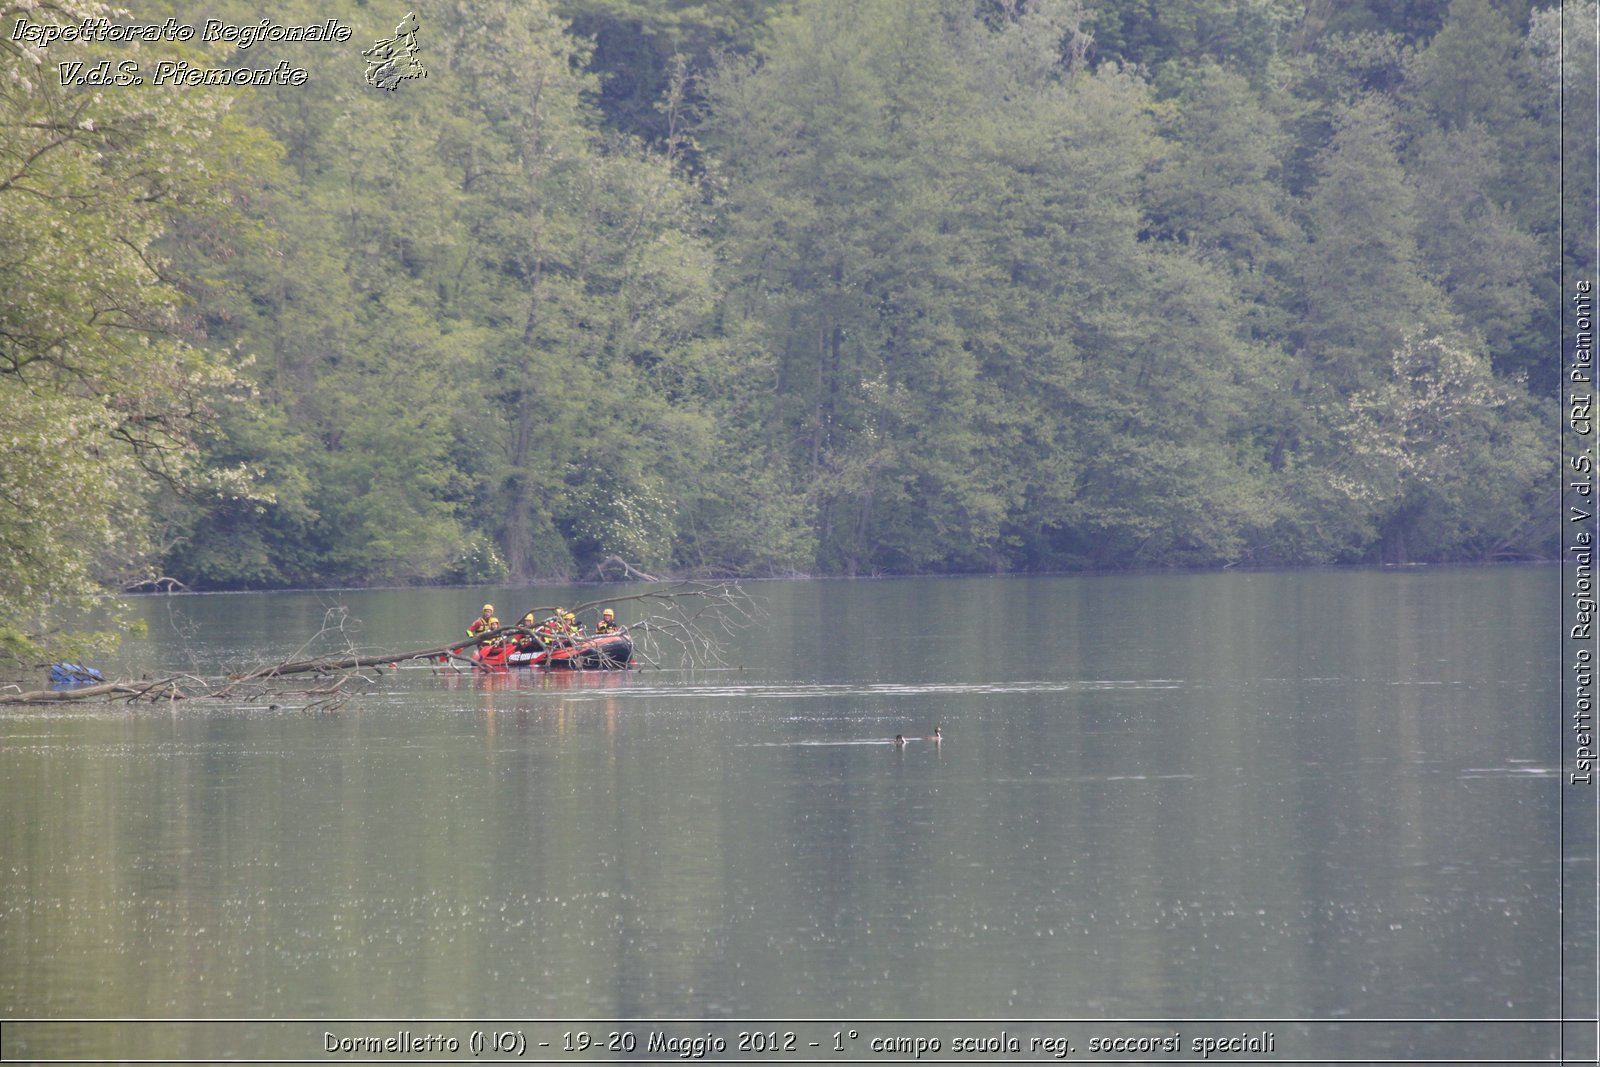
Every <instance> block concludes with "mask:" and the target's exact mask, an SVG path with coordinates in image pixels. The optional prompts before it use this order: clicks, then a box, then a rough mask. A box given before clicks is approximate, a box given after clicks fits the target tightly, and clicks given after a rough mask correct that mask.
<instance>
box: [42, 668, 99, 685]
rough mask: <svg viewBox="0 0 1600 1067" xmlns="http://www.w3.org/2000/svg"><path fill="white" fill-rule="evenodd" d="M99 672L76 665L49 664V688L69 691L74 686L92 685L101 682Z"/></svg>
mask: <svg viewBox="0 0 1600 1067" xmlns="http://www.w3.org/2000/svg"><path fill="white" fill-rule="evenodd" d="M103 680H104V679H102V678H101V677H100V672H99V671H97V670H95V669H94V668H93V667H85V666H83V665H81V664H78V663H52V664H50V688H52V689H70V688H71V687H72V686H75V685H93V684H94V683H95V682H99V681H103Z"/></svg>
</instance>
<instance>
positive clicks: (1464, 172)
mask: <svg viewBox="0 0 1600 1067" xmlns="http://www.w3.org/2000/svg"><path fill="white" fill-rule="evenodd" d="M79 3H80V0H72V3H71V4H67V5H65V6H57V7H54V8H37V7H32V6H29V7H28V8H27V11H26V13H25V15H26V17H28V18H32V19H34V20H35V21H40V20H43V19H56V20H57V21H66V22H70V21H72V20H74V19H78V18H81V17H82V16H83V14H84V13H85V12H88V11H89V10H91V9H90V8H88V7H82V6H77V5H79ZM1593 13H1594V8H1593V4H1592V3H1591V2H1588V0H1570V2H1569V3H1567V4H1566V5H1565V6H1564V7H1563V8H1562V9H1560V10H1555V9H1552V10H1549V11H1532V12H1530V9H1529V6H1528V5H1527V4H1526V3H1525V2H1523V0H1449V2H1447V0H1439V2H1437V3H1435V2H1432V0H1429V2H1427V3H1415V4H1406V5H1385V4H1377V3H1349V4H1343V3H1329V2H1326V0H1314V2H1310V3H1305V4H1298V3H1287V2H1285V0H1184V2H1181V3H1171V4H1167V3H1163V4H1150V3H1146V2H1145V0H970V2H969V0H939V2H938V3H933V4H929V3H925V2H920V0H885V2H882V3H873V4H852V3H846V2H843V0H838V2H835V0H817V2H814V3H812V2H808V3H805V4H799V5H792V4H788V3H780V2H776V0H713V2H708V3H698V4H686V3H677V2H676V0H604V2H603V3H585V4H576V3H574V4H570V5H566V6H561V5H560V4H559V2H558V0H536V2H525V0H493V2H490V3H486V4H475V5H465V4H458V5H449V6H446V7H444V8H441V9H437V10H432V11H426V12H418V17H419V20H420V21H419V24H418V34H419V37H418V40H419V42H420V44H421V47H422V51H421V53H420V55H419V57H418V58H419V59H420V61H421V62H422V64H423V65H424V66H425V67H426V68H427V72H428V73H427V77H426V78H423V79H417V80H414V81H407V82H404V83H402V84H401V85H400V86H399V87H398V88H397V90H396V91H394V92H386V91H383V90H380V89H376V88H374V87H372V86H369V85H366V84H364V83H363V81H362V78H361V69H362V64H361V61H360V58H359V49H360V47H364V46H365V44H366V43H367V42H370V41H375V40H378V39H379V38H382V37H386V36H388V35H390V34H391V33H393V32H394V25H393V23H392V22H389V21H387V20H389V19H392V18H395V17H396V15H395V14H394V13H382V14H380V13H379V12H376V11H374V10H372V9H371V8H369V7H362V6H360V5H353V6H349V7H343V8H340V9H339V10H338V11H337V15H338V17H339V18H340V19H341V20H342V21H344V22H346V23H348V24H349V25H350V26H351V27H352V29H353V31H354V40H352V42H350V44H349V45H348V46H346V47H343V48H341V47H332V46H328V45H325V44H316V45H311V44H307V45H300V46H295V45H291V44H288V43H283V44H279V45H273V46H272V48H273V49H274V50H276V51H275V52H274V55H282V56H283V57H285V58H289V59H290V60H291V62H293V63H295V64H297V65H301V66H304V67H305V68H306V69H307V71H308V75H309V76H308V79H307V81H306V83H305V84H303V85H298V86H277V87H263V88H258V89H250V90H237V91H234V90H221V89H216V88H214V87H206V88H196V89H195V91H184V92H181V93H171V94H158V93H152V92H149V91H147V90H146V91H134V90H131V89H128V88H127V87H124V88H123V89H117V90H112V89H109V88H107V89H103V90H98V91H97V90H94V89H91V88H87V87H86V88H84V89H81V90H80V89H78V88H69V87H64V86H63V85H61V84H60V81H59V79H58V78H57V79H53V80H52V78H51V77H49V76H50V75H51V74H53V73H54V70H55V66H54V65H55V64H56V63H57V62H58V61H59V60H62V59H71V58H74V57H78V56H81V57H82V58H83V59H85V60H92V59H98V58H101V57H109V58H113V59H124V58H130V57H131V56H132V55H134V53H135V51H136V50H135V49H133V48H132V46H125V45H114V46H105V47H99V48H85V47H83V46H81V45H79V44H75V43H67V42H58V43H56V44H53V45H51V46H50V48H49V50H48V54H47V55H45V54H41V53H40V50H38V49H36V48H32V47H31V46H24V45H22V44H19V43H18V42H15V41H11V40H7V41H5V42H0V48H3V49H5V51H4V53H3V60H4V63H5V67H4V70H3V74H4V81H3V82H0V94H3V95H0V122H3V123H4V128H3V131H0V160H3V162H4V174H0V223H3V224H4V226H3V229H0V232H4V233H5V235H6V236H5V242H4V248H5V255H3V256H0V293H3V294H4V295H3V297H0V357H3V361H0V404H3V405H4V408H3V411H4V414H5V419H4V421H3V423H0V425H3V426H4V431H3V432H4V433H5V434H6V435H8V436H7V443H8V448H7V449H6V450H5V453H4V455H3V457H0V493H4V494H5V496H4V499H5V500H6V504H5V507H4V509H3V510H0V524H4V529H3V530H0V552H4V553H7V554H8V555H6V556H4V557H3V558H0V582H3V583H5V584H4V591H3V601H4V605H5V610H6V612H7V614H6V617H5V619H4V620H0V625H3V626H5V627H7V629H6V634H7V635H8V637H7V640H8V641H10V642H12V643H13V644H16V643H17V642H19V641H21V640H24V639H25V638H27V637H28V635H38V634H42V633H45V632H47V631H48V629H49V628H50V627H51V626H53V625H55V620H56V619H57V618H58V617H59V612H60V609H61V608H62V607H63V606H64V605H67V604H69V603H76V604H80V605H81V604H83V603H88V602H90V601H91V600H92V598H93V596H94V595H95V594H96V593H97V592H98V591H100V590H103V589H105V588H107V587H108V583H109V586H110V587H115V586H117V585H119V584H122V583H125V582H128V581H134V580H138V579H140V578H147V577H150V576H151V575H153V574H159V573H163V572H164V573H165V574H167V575H169V576H171V577H173V578H176V579H179V580H181V581H183V582H185V583H188V584H190V585H193V586H206V587H236V586H281V585H292V584H310V583H325V582H338V583H364V582H416V581H461V580H499V579H502V578H515V579H519V580H525V579H530V578H535V577H540V576H567V577H573V576H593V575H595V574H597V573H600V571H601V570H602V569H603V568H605V567H606V566H607V565H608V561H609V560H610V559H611V558H612V557H618V558H621V559H623V560H625V561H626V562H627V563H628V564H630V565H632V566H635V567H639V568H642V569H645V570H647V571H652V572H656V571H680V572H682V571H697V572H714V573H731V574H751V573H757V574H792V573H802V572H804V573H815V572H822V573H854V574H860V573H875V572H930V571H947V570H973V569H986V570H1007V569H1026V568H1061V567H1075V566H1099V567H1118V566H1131V565H1179V564H1181V565H1191V564H1192V565H1221V564H1224V563H1232V562H1238V561H1260V562H1277V563H1303V562H1323V561H1330V560H1376V559H1393V560H1398V559H1409V558H1421V559H1462V558H1484V557H1496V556H1502V557H1503V556H1512V555H1518V554H1535V555H1536V554H1539V553H1540V552H1542V551H1545V548H1544V547H1543V546H1542V543H1541V542H1540V540H1539V538H1538V537H1537V536H1536V535H1535V532H1534V531H1536V530H1537V524H1536V523H1534V524H1530V523H1529V522H1528V516H1529V515H1530V514H1536V513H1537V505H1536V504H1535V503H1534V502H1533V501H1534V494H1535V490H1536V488H1537V487H1538V485H1539V482H1540V479H1541V478H1542V477H1544V476H1545V475H1546V474H1547V473H1549V457H1550V456H1551V455H1553V454H1554V449H1553V447H1551V445H1552V443H1553V441H1554V439H1555V427H1554V423H1553V421H1552V420H1548V419H1539V418H1535V417H1534V416H1533V415H1532V414H1530V408H1529V404H1528V401H1527V390H1526V387H1525V386H1524V384H1523V379H1524V376H1525V377H1526V378H1527V379H1528V380H1531V381H1534V382H1535V383H1536V385H1537V386H1538V388H1543V384H1542V383H1544V382H1546V381H1547V379H1548V378H1549V375H1550V374H1552V373H1553V371H1554V366H1555V364H1554V363H1553V361H1554V360H1555V359H1557V358H1558V357H1557V356H1556V355H1555V354H1554V347H1553V346H1552V345H1551V344H1550V343H1549V341H1550V338H1551V336H1553V324H1554V321H1555V320H1554V318H1553V316H1554V315H1555V314H1556V313H1557V312H1556V307H1557V305H1558V304H1559V292H1558V290H1559V277H1560V271H1561V270H1562V269H1563V263H1564V265H1565V269H1567V270H1588V269H1591V268H1592V266H1593V264H1592V262H1590V261H1589V257H1590V255H1591V250H1590V249H1589V248H1588V245H1587V244H1585V243H1584V241H1583V240H1582V239H1581V238H1580V237H1578V236H1576V235H1577V234H1578V233H1579V232H1581V231H1582V227H1577V226H1573V225H1571V224H1570V220H1571V219H1573V218H1579V217H1588V215H1589V214H1592V205H1593V199H1594V191H1593V186H1592V175H1587V176H1586V174H1585V172H1584V171H1583V170H1582V168H1569V173H1568V181H1567V184H1566V189H1567V200H1566V202H1565V204H1562V203H1561V202H1560V201H1559V200H1558V198H1557V196H1556V193H1555V188H1556V184H1555V182H1556V177H1557V176H1558V166H1559V161H1560V158H1561V154H1562V153H1563V152H1564V153H1565V154H1566V156H1567V158H1568V159H1577V158H1592V156H1593V124H1592V123H1586V122H1573V121H1570V116H1571V114H1573V113H1574V109H1576V110H1577V111H1580V112H1582V113H1584V114H1592V113H1593V99H1594V97H1593V94H1594V74H1593V47H1592V45H1593V23H1594V14H1593ZM6 14H7V17H8V18H15V17H23V16H24V12H23V10H22V9H21V8H18V9H17V11H15V12H12V11H10V10H9V9H7V11H6ZM169 14H170V15H172V16H173V17H174V18H175V19H177V20H178V21H180V22H189V21H192V20H193V19H194V18H195V15H194V13H193V12H192V11H189V10H187V9H185V10H179V7H178V5H176V4H175V3H171V2H169V0H150V3H149V6H148V8H147V9H146V10H143V11H141V12H139V13H138V14H137V15H133V16H128V18H131V19H133V20H137V21H152V20H157V19H159V18H160V17H163V16H165V15H169ZM329 14H330V13H329V12H328V11H327V10H325V9H324V7H323V6H321V5H314V4H311V3H310V0H289V2H287V3H285V4H283V5H280V6H279V8H278V9H276V10H275V11H274V15H273V17H274V19H276V20H278V21H281V22H285V23H290V22H316V21H320V20H322V19H324V18H327V17H329ZM211 15H214V16H215V17H218V18H222V19H224V20H225V21H233V22H237V23H240V24H244V23H252V22H255V21H257V20H259V18H260V17H261V15H260V12H259V11H257V10H256V9H254V8H251V7H249V6H248V5H246V4H244V2H243V0H213V3H211V4H210V5H209V6H208V11H207V16H208V17H209V16H211ZM564 18H565V19H571V20H572V21H570V22H568V21H564ZM1586 35H1587V36H1586ZM1586 42H1587V43H1586ZM141 54H144V53H141ZM260 54H261V53H260V52H245V51H243V50H240V49H237V48H232V47H229V48H219V49H217V50H216V51H215V52H201V51H198V50H197V51H194V52H190V53H186V56H187V58H188V59H190V60H191V61H192V62H195V63H197V64H200V65H228V64H233V65H250V64H252V63H253V62H255V60H256V57H257V56H259V55H260ZM1563 102H1564V103H1565V107H1566V114H1567V115H1568V117H1569V121H1566V122H1563V111H1562V108H1563ZM1586 182H1587V183H1588V184H1585V183H1586ZM1562 211H1564V212H1565V213H1566V215H1567V217H1568V219H1569V225H1568V226H1567V227H1566V229H1565V231H1562V229H1561V212H1562ZM1586 213H1587V214H1586ZM1563 233H1564V241H1565V243H1564V245H1563V246H1562V249H1563V252H1564V257H1563V256H1562V255H1557V254H1556V253H1555V251H1554V250H1555V248H1556V247H1557V245H1558V242H1560V241H1561V240H1563ZM1552 293H1554V294H1555V295H1554V296H1552ZM1420 338H1427V339H1430V340H1419V339H1420ZM1452 390H1455V391H1457V392H1456V394H1455V396H1454V399H1451V395H1452V394H1451V391H1452ZM229 396H231V397H232V398H233V399H235V400H236V401H237V402H234V403H222V402H221V399H222V398H224V397H229ZM1453 404H1459V405H1460V406H1452V405H1453ZM1436 417H1437V418H1448V419H1450V420H1454V423H1455V424H1456V425H1458V426H1459V427H1462V428H1464V429H1465V428H1470V431H1471V434H1472V435H1473V436H1472V440H1470V441H1469V440H1468V439H1467V438H1466V437H1462V436H1459V435H1458V436H1455V437H1451V436H1449V435H1444V436H1440V433H1442V430H1441V431H1440V432H1439V433H1436V432H1435V430H1433V429H1430V428H1429V424H1428V420H1429V419H1431V418H1436ZM1472 441H1482V442H1486V444H1485V445H1484V446H1483V447H1479V446H1478V445H1476V444H1473V443H1472ZM89 482H93V483H94V484H95V485H96V486H97V487H98V490H97V492H96V493H95V494H94V496H93V500H94V506H93V507H90V508H85V507H84V504H83V498H84V496H85V494H82V493H76V494H70V495H69V494H66V493H63V492H61V490H60V487H61V486H63V485H71V486H77V485H82V484H87V483H89ZM152 553H154V555H152ZM612 568H613V570H614V569H615V567H614V565H612Z"/></svg>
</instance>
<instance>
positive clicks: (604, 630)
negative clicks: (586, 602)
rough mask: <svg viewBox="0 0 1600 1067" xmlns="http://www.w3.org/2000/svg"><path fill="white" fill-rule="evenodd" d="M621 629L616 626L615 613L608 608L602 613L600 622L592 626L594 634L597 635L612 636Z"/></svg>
mask: <svg viewBox="0 0 1600 1067" xmlns="http://www.w3.org/2000/svg"><path fill="white" fill-rule="evenodd" d="M621 629H622V627H620V626H618V625H617V613H616V612H614V611H612V610H611V609H610V608H607V609H606V610H604V611H602V612H601V613H600V621H599V622H597V623H595V624H594V632H595V633H597V634H614V633H616V632H617V631H619V630H621Z"/></svg>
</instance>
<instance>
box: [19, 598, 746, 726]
mask: <svg viewBox="0 0 1600 1067" xmlns="http://www.w3.org/2000/svg"><path fill="white" fill-rule="evenodd" d="M624 603H638V604H641V605H649V606H650V607H654V608H661V609H664V610H661V611H658V612H655V613H652V614H648V615H645V616H643V617H642V618H640V619H639V620H638V621H636V622H633V623H630V624H628V626H627V630H628V632H629V634H630V635H634V636H635V638H636V640H635V649H636V654H638V655H640V656H641V657H642V658H643V659H644V660H645V662H646V663H647V664H648V665H650V666H655V667H659V666H660V662H659V658H658V657H660V656H661V654H662V647H663V646H664V645H671V646H676V648H677V649H678V652H679V663H680V665H681V666H684V667H694V666H705V665H710V664H713V663H720V662H721V661H722V655H721V649H722V645H721V640H722V638H724V637H729V636H731V635H732V634H733V633H735V632H737V631H738V630H739V629H741V628H743V627H744V626H747V625H750V624H751V623H753V622H755V621H756V620H757V619H758V618H759V615H760V612H759V610H758V608H757V606H756V604H755V602H754V601H753V600H752V599H751V598H750V597H749V595H748V594H746V593H745V592H744V591H743V590H742V589H741V588H740V587H739V586H738V585H737V584H736V583H730V582H677V583H673V584H672V585H669V586H664V587H663V588H661V589H651V590H648V591H646V592H643V593H630V594H626V595H623V596H612V597H603V598H600V599H598V600H590V601H585V602H583V603H580V604H577V605H575V606H573V607H572V608H570V609H568V610H570V611H572V612H573V613H577V612H581V611H587V610H589V609H591V608H594V607H597V606H599V605H601V604H607V605H615V604H624ZM558 610H561V609H559V608H556V607H546V606H538V607H533V608H530V609H528V610H527V611H525V612H523V613H521V614H520V615H518V618H526V617H527V616H528V615H530V614H531V615H534V616H535V617H540V616H547V615H549V614H553V613H555V612H557V611H558ZM350 626H351V619H350V617H349V612H348V610H347V609H345V608H343V607H334V608H330V609H328V612H327V615H326V616H325V618H324V622H323V627H322V629H321V630H320V631H318V632H317V634H316V635H314V636H313V637H312V638H311V639H310V640H308V641H306V642H304V643H303V644H302V645H301V646H300V648H299V649H298V650H297V651H296V652H295V654H294V655H293V656H291V657H290V658H288V659H285V660H283V661H281V662H278V663H273V664H267V665H263V666H259V667H254V668H250V669H241V670H237V671H229V672H227V673H225V674H224V675H222V676H221V677H218V678H202V677H199V676H197V675H173V676H170V677H167V678H162V679H159V680H155V681H152V680H150V679H138V680H127V679H121V680H115V681H108V682H101V683H97V684H92V685H79V686H74V687H71V688H63V689H44V690H36V691H33V692H18V693H4V694H0V705H5V704H52V703H62V702H73V701H85V700H105V701H115V700H121V701H123V702H125V703H128V704H138V703H161V702H169V703H170V702H173V701H178V700H187V699H193V698H209V699H213V700H253V701H260V700H288V699H295V698H303V697H315V698H316V699H315V700H313V701H312V702H311V703H309V704H307V705H306V706H304V707H302V708H300V709H299V710H302V711H309V710H333V709H335V708H337V707H338V706H339V705H341V704H343V703H344V702H345V701H346V700H348V699H349V698H350V697H352V696H354V695H356V694H357V693H359V692H360V687H361V686H362V685H370V684H371V683H372V682H373V681H374V680H375V678H377V677H381V676H382V675H383V673H384V672H385V671H387V670H393V669H395V668H398V666H399V665H400V664H402V663H414V662H417V661H424V662H427V663H429V664H431V665H433V666H434V667H436V668H437V669H449V670H457V671H459V670H462V669H469V670H483V671H487V670H490V669H491V668H489V667H486V666H484V665H483V664H481V663H479V662H478V661H477V660H475V659H473V658H472V657H471V656H470V655H468V654H467V650H470V649H472V648H475V647H477V646H478V645H480V644H482V643H484V642H487V641H493V640H495V639H497V638H501V637H509V636H516V635H527V634H532V633H533V632H534V631H533V630H532V629H530V628H529V627H526V626H522V625H513V626H501V627H498V628H497V629H494V630H490V631H486V632H485V633H482V634H478V635H476V636H474V637H472V638H469V639H467V640H465V641H457V642H454V643H452V644H448V645H436V646H433V647H430V648H419V649H412V650H410V651H405V652H365V653H363V652H361V651H360V650H359V649H357V648H356V646H355V645H354V643H353V642H352V641H350V640H349V639H348V637H349V633H350V630H349V627H350ZM335 634H337V635H343V636H345V638H346V644H345V647H344V648H343V649H342V650H340V651H339V652H337V653H333V654H329V655H323V656H307V655H305V654H304V653H305V651H306V649H308V648H311V647H312V646H314V645H315V644H317V643H318V642H319V641H321V640H324V639H326V638H328V637H329V636H330V635H335ZM642 644H647V645H648V646H649V649H650V650H649V651H648V652H647V651H644V650H642V649H640V647H639V646H640V645H642ZM367 670H370V671H372V677H369V676H367V675H365V674H362V673H361V672H362V671H367ZM304 674H312V675H315V676H317V677H318V678H333V679H335V681H333V682H332V683H331V684H329V685H326V686H318V687H313V688H308V689H283V688H274V685H275V684H276V683H277V682H278V680H279V679H283V678H287V677H292V676H295V675H304ZM277 706H278V705H276V704H274V705H272V707H274V708H276V707H277Z"/></svg>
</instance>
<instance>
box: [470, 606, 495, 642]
mask: <svg viewBox="0 0 1600 1067" xmlns="http://www.w3.org/2000/svg"><path fill="white" fill-rule="evenodd" d="M498 629H500V620H499V619H497V618H495V617H494V605H493V604H485V605H484V606H483V614H481V615H479V616H478V617H477V618H476V619H473V620H472V622H471V623H469V624H468V625H467V636H468V637H477V636H478V635H479V634H482V633H487V632H489V631H490V630H498Z"/></svg>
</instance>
